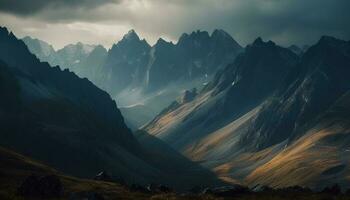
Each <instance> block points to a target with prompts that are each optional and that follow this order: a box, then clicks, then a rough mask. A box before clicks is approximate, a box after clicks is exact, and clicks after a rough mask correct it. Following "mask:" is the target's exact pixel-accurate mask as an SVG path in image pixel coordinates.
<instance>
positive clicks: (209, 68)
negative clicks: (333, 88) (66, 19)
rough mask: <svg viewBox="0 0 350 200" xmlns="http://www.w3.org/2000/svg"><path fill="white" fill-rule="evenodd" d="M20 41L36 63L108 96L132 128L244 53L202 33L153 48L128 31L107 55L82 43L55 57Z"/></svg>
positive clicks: (228, 40) (33, 42) (219, 36)
mask: <svg viewBox="0 0 350 200" xmlns="http://www.w3.org/2000/svg"><path fill="white" fill-rule="evenodd" d="M23 41H24V42H25V43H26V45H27V46H28V48H29V50H30V51H31V52H32V53H34V54H35V55H36V56H37V57H38V58H39V59H40V60H42V61H47V62H49V63H50V64H51V65H60V66H63V68H68V69H69V70H71V71H73V72H75V73H76V74H77V75H78V76H80V77H86V78H88V79H89V80H90V81H92V82H93V83H94V84H95V85H97V86H99V87H100V88H102V89H104V90H105V91H107V92H108V93H109V94H110V95H111V96H112V97H113V98H114V99H116V100H117V101H118V103H119V105H121V106H122V107H126V108H125V109H123V110H124V111H125V114H126V116H127V121H129V122H135V123H136V124H133V125H132V126H135V127H139V126H140V125H142V124H143V123H144V122H147V121H149V120H151V119H152V118H153V117H154V116H155V114H153V113H158V112H159V111H160V110H161V108H164V107H165V106H166V105H167V104H169V103H170V102H171V101H172V100H173V99H174V98H175V97H176V96H178V95H180V94H181V93H182V92H183V91H184V90H186V89H187V88H193V87H200V88H201V87H203V84H206V83H207V82H208V81H209V80H210V79H211V77H212V76H213V74H214V73H215V72H216V71H217V70H218V69H222V68H224V67H225V66H226V65H227V64H229V63H231V62H233V60H234V58H235V57H236V56H237V55H238V53H240V52H241V51H243V48H242V47H241V46H240V45H239V44H238V43H237V42H236V41H235V40H234V39H233V38H232V37H231V36H230V35H229V34H228V33H226V32H225V31H223V30H215V31H214V32H213V33H212V34H211V35H209V33H208V32H206V31H196V32H192V33H191V34H186V33H185V34H183V35H182V36H181V37H180V38H179V40H178V42H177V43H176V44H173V43H172V42H167V41H165V40H163V39H162V38H160V39H159V40H158V41H157V42H156V44H155V45H153V46H150V45H149V44H148V43H147V42H146V40H144V39H140V38H139V36H138V35H137V34H136V32H135V31H134V30H131V31H129V32H128V33H127V34H126V35H125V36H124V37H123V38H122V40H121V41H119V42H118V43H116V44H114V45H113V46H112V48H111V49H110V50H109V51H108V52H107V51H106V50H104V48H103V47H102V46H97V47H95V46H91V45H85V44H82V43H77V44H75V45H67V46H66V47H64V48H63V49H61V50H58V51H57V52H55V51H53V49H52V47H51V48H50V45H48V44H47V43H45V42H43V41H40V40H37V39H31V38H29V37H25V38H23ZM47 49H50V51H48V50H47ZM47 52H50V53H47ZM134 105H138V106H137V107H135V106H134ZM140 106H142V107H140ZM128 108H131V109H132V110H135V109H138V108H140V109H141V110H149V111H150V112H149V113H148V114H147V115H144V118H140V116H137V115H136V116H135V115H131V114H132V113H133V112H132V111H131V112H130V111H128ZM141 110H140V111H141Z"/></svg>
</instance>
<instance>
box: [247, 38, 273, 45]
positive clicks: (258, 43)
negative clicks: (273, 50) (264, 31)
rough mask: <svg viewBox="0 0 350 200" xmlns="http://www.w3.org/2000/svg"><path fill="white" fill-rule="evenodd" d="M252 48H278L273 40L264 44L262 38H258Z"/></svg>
mask: <svg viewBox="0 0 350 200" xmlns="http://www.w3.org/2000/svg"><path fill="white" fill-rule="evenodd" d="M251 46H276V44H275V43H274V42H273V41H271V40H269V41H267V42H264V40H263V39H262V38H261V37H258V38H256V39H255V40H254V42H253V44H252V45H251Z"/></svg>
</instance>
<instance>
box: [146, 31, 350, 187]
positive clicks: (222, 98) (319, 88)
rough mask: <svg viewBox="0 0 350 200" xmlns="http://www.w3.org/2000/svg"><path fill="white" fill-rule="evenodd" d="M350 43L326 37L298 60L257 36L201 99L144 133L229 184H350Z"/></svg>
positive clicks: (170, 112) (174, 111)
mask: <svg viewBox="0 0 350 200" xmlns="http://www.w3.org/2000/svg"><path fill="white" fill-rule="evenodd" d="M349 47H350V45H349V42H346V41H342V40H337V39H335V38H332V37H322V38H321V39H320V41H319V42H318V43H317V44H316V45H314V46H312V47H310V48H309V49H308V51H307V52H306V53H304V54H303V56H302V57H301V58H300V59H298V57H297V56H296V55H295V54H294V53H292V52H291V51H289V50H287V49H283V48H281V47H278V46H276V45H275V44H273V43H272V42H267V43H265V42H262V41H261V39H257V40H256V41H255V42H254V43H253V44H252V45H250V46H248V47H247V49H246V52H245V53H243V54H241V55H240V56H238V57H237V59H236V60H235V62H234V63H233V64H232V65H230V66H228V67H227V68H226V69H225V70H224V71H222V72H219V73H218V74H217V75H216V77H215V78H214V79H213V81H212V82H211V83H209V84H208V86H207V87H206V88H204V90H203V91H202V92H201V93H200V94H199V95H198V96H197V97H196V98H195V99H194V100H193V101H191V102H188V103H185V104H182V105H176V106H174V107H172V108H171V109H168V110H166V111H165V112H163V113H161V114H160V115H159V116H157V117H156V118H155V119H154V120H153V121H152V122H151V123H149V124H148V125H147V126H145V127H144V130H146V131H147V132H149V133H150V134H152V135H155V136H157V137H159V138H161V139H162V140H164V141H165V142H167V143H168V144H170V145H172V146H173V147H174V148H175V149H178V150H180V151H182V152H183V153H184V154H185V155H186V156H188V157H189V158H191V159H192V160H196V161H201V162H202V164H203V165H204V166H206V167H209V168H211V169H213V170H214V171H215V172H216V173H217V174H218V175H219V176H220V177H221V178H222V179H224V180H226V181H231V182H243V183H246V184H249V185H252V186H253V185H255V184H267V185H270V186H273V187H284V186H291V185H295V184H299V185H306V186H311V187H314V188H322V187H324V186H325V185H327V184H332V183H340V184H342V185H343V186H345V187H347V186H348V185H349V183H350V179H349V172H350V171H349V161H350V156H349V147H350V143H349V138H350V134H349V120H348V119H349V114H350V113H349V103H348V102H349V89H350V82H349V79H348V78H347V77H348V76H349V74H350V71H349V70H350V68H349V67H350V60H349V58H350V57H349V55H350V54H349ZM259 49H260V50H259Z"/></svg>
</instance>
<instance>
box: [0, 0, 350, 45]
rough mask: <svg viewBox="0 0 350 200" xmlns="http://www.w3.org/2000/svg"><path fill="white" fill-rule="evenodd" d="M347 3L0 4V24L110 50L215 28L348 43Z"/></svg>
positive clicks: (2, 0)
mask: <svg viewBox="0 0 350 200" xmlns="http://www.w3.org/2000/svg"><path fill="white" fill-rule="evenodd" d="M349 8H350V1H349V0H307V1H305V0H215V1H213V0H60V1H59V0H45V1H44V0H32V1H24V0H23V1H13V0H0V24H1V25H5V26H7V27H9V28H10V29H11V30H12V31H13V32H15V34H17V35H18V36H20V37H22V36H25V35H30V36H33V37H37V38H40V39H43V40H46V41H48V42H50V43H52V44H53V45H54V46H55V47H56V48H58V47H62V46H63V45H65V44H67V43H75V42H77V41H82V42H85V43H94V44H98V43H100V44H103V45H105V46H111V44H113V43H115V42H116V41H117V40H119V39H120V38H121V37H122V35H123V34H125V33H126V32H127V31H128V30H129V29H135V30H136V31H137V32H138V33H139V34H140V36H141V37H144V38H146V39H147V40H148V41H150V43H153V42H154V41H156V40H157V39H158V38H159V37H163V38H166V39H169V40H174V41H176V40H177V38H178V37H179V36H180V35H181V33H183V32H191V31H193V30H197V29H201V30H207V31H212V30H214V29H215V28H220V29H224V30H226V31H227V32H229V33H230V34H231V35H232V36H233V37H234V38H235V39H236V40H237V41H238V42H240V43H241V44H242V45H245V44H248V43H250V42H251V41H252V40H254V39H255V38H256V37H258V36H261V37H263V38H264V39H266V40H273V41H275V42H277V43H279V44H281V45H289V44H299V45H302V44H310V43H314V42H315V41H316V40H318V38H319V37H320V36H321V35H332V36H335V37H339V38H342V39H347V40H348V39H350V20H349V19H350V12H348V9H349Z"/></svg>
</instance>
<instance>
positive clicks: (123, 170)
mask: <svg viewBox="0 0 350 200" xmlns="http://www.w3.org/2000/svg"><path fill="white" fill-rule="evenodd" d="M0 44H1V45H0V83H1V84H0V93H1V94H4V95H3V96H2V98H1V100H0V121H1V124H2V125H1V127H0V137H1V138H2V139H1V141H0V145H1V146H2V147H5V148H8V149H11V150H14V151H16V152H19V153H21V154H24V155H26V156H29V157H31V158H33V159H35V160H40V161H42V162H44V163H45V164H47V165H49V166H52V167H54V168H56V169H58V170H60V171H62V172H64V173H66V174H69V175H74V176H78V177H83V178H89V177H93V176H94V175H95V174H97V173H98V172H100V171H107V172H108V173H110V174H111V175H112V176H113V177H115V178H117V179H118V180H119V179H122V180H124V181H126V182H128V183H130V184H131V183H137V184H149V183H162V184H167V185H170V186H172V187H174V188H178V189H185V188H187V189H189V188H191V187H193V186H195V185H197V184H202V183H203V182H204V183H205V184H208V185H211V184H220V183H221V182H220V181H219V180H217V179H216V177H215V176H214V175H213V174H212V173H211V172H210V171H208V170H206V169H204V168H202V167H200V166H199V165H197V164H196V163H193V162H191V161H189V160H188V159H186V158H185V157H183V156H182V155H180V154H179V153H177V152H176V151H173V150H171V148H169V149H167V148H165V147H163V148H162V150H158V151H159V153H157V156H155V155H154V153H155V152H156V150H155V149H156V147H153V148H152V149H149V148H147V146H143V145H141V144H140V142H139V141H138V139H136V138H135V137H134V135H133V134H132V132H131V131H130V129H129V128H128V127H127V126H126V125H125V123H124V119H123V116H122V115H121V113H120V110H119V109H118V108H117V105H116V103H115V101H114V100H112V99H111V98H110V96H109V95H108V93H106V92H104V91H102V90H101V89H99V88H98V87H96V86H95V85H94V84H92V83H91V82H90V81H89V80H87V79H86V78H83V79H82V78H79V77H78V76H77V75H75V74H74V73H73V72H70V71H68V70H67V69H65V70H61V69H60V68H59V67H51V66H50V65H49V64H48V63H46V62H40V61H39V59H38V58H36V56H34V55H33V54H31V53H30V52H29V50H28V48H27V46H26V45H25V44H24V43H23V42H22V41H21V40H18V39H17V38H16V36H14V35H13V33H11V32H9V31H8V30H7V29H6V28H0ZM95 49H96V48H95ZM153 140H154V142H155V143H156V140H157V139H156V138H153ZM170 158H172V159H170ZM163 159H165V160H163ZM166 159H170V160H166ZM172 167H176V169H177V170H176V172H174V170H173V168H172ZM197 176H198V177H201V178H199V179H198V178H193V177H197ZM197 181H198V182H197ZM196 182H197V183H196Z"/></svg>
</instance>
